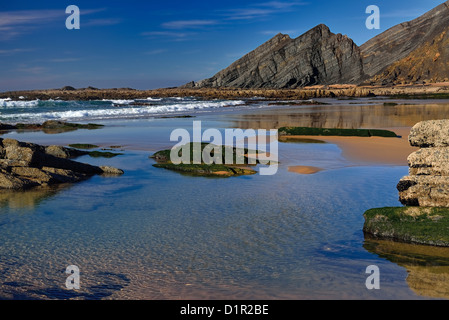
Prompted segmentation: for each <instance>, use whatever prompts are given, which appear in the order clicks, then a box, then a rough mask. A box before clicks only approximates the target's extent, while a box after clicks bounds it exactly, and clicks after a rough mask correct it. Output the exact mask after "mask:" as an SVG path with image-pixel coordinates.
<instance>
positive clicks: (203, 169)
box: [150, 143, 258, 177]
mask: <svg viewBox="0 0 449 320" xmlns="http://www.w3.org/2000/svg"><path fill="white" fill-rule="evenodd" d="M186 146H187V148H185V149H184V147H186ZM207 146H209V147H210V146H214V145H209V144H207V143H201V144H200V143H190V144H187V145H185V146H181V147H179V148H178V149H179V150H178V155H179V156H182V155H183V150H188V151H189V153H190V155H189V159H190V163H181V164H174V163H172V159H171V152H172V150H162V151H158V152H156V153H155V154H153V155H152V156H151V157H150V158H153V159H155V160H156V162H157V164H154V165H153V166H154V167H157V168H164V169H168V170H172V171H177V172H182V173H185V174H190V175H195V176H219V177H231V176H241V175H252V174H255V173H257V172H256V171H255V170H253V169H252V168H250V167H249V166H252V165H255V164H257V162H258V161H257V160H254V159H250V158H249V157H248V153H249V152H248V151H249V150H248V149H238V148H232V147H227V146H215V147H217V148H218V149H219V150H220V155H217V154H215V151H214V149H210V151H209V155H210V157H211V158H214V157H220V158H221V163H223V164H218V163H212V164H206V163H204V162H201V163H198V164H196V163H193V158H194V157H193V153H194V149H195V148H199V149H200V150H201V154H203V152H204V151H205V148H206V147H207ZM175 152H176V150H175ZM226 152H230V154H231V155H232V163H226V158H225V155H226ZM238 154H240V155H241V156H242V160H243V161H242V163H240V162H238V161H236V160H237V156H238Z"/></svg>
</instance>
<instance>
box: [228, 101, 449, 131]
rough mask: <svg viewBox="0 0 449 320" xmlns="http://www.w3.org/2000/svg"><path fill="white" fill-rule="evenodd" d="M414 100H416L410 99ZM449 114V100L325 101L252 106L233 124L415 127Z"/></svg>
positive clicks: (240, 126)
mask: <svg viewBox="0 0 449 320" xmlns="http://www.w3.org/2000/svg"><path fill="white" fill-rule="evenodd" d="M409 103H413V102H409ZM448 117H449V104H448V103H434V104H408V105H401V104H399V105H393V106H392V105H383V104H382V105H324V106H308V107H290V108H273V109H261V110H258V111H255V110H252V113H251V114H243V115H238V117H237V116H236V117H235V118H234V120H233V124H232V125H233V126H234V127H237V128H242V129H248V128H253V129H257V128H262V129H273V128H280V127H284V126H297V127H315V128H343V129H353V128H394V127H412V126H413V125H415V124H416V123H417V122H420V121H423V120H436V119H446V118H448Z"/></svg>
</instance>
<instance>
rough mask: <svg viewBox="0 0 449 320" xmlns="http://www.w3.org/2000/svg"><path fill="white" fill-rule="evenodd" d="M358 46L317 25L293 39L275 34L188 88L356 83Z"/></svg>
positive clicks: (359, 69) (360, 65) (359, 64)
mask: <svg viewBox="0 0 449 320" xmlns="http://www.w3.org/2000/svg"><path fill="white" fill-rule="evenodd" d="M362 69H363V63H362V59H361V53H360V49H359V48H358V47H357V45H356V44H355V43H354V42H353V41H352V40H351V39H349V38H348V37H347V36H343V35H341V34H333V33H332V32H330V30H329V28H328V27H326V26H325V25H319V26H317V27H315V28H313V29H311V30H310V31H308V32H307V33H305V34H303V35H302V36H299V37H298V38H296V39H291V38H290V37H289V36H288V35H283V34H278V35H276V36H275V37H274V38H272V39H271V40H269V41H267V42H266V43H264V44H263V45H261V46H260V47H258V48H257V49H255V50H254V51H252V52H250V53H248V54H247V55H245V56H244V57H243V58H241V59H239V60H237V61H236V62H234V63H233V64H231V65H230V66H229V67H228V68H226V69H224V70H222V71H220V72H219V73H217V74H216V75H215V76H213V77H212V78H209V79H205V80H202V81H200V82H198V83H191V84H190V87H192V86H193V87H206V88H211V87H238V88H297V87H303V86H309V85H315V84H334V83H356V82H357V81H358V80H359V79H360V77H362V76H363V70H362Z"/></svg>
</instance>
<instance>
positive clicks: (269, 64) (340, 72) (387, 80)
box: [183, 1, 449, 89]
mask: <svg viewBox="0 0 449 320" xmlns="http://www.w3.org/2000/svg"><path fill="white" fill-rule="evenodd" d="M448 60H449V1H446V2H445V3H443V4H441V5H439V6H437V7H436V8H434V9H433V10H431V11H429V12H427V13H425V14H424V15H422V16H420V17H418V18H416V19H414V20H412V21H409V22H404V23H401V24H399V25H396V26H394V27H392V28H390V29H388V30H387V31H385V32H383V33H381V34H380V35H378V36H376V37H374V38H372V39H371V40H369V41H367V42H366V43H364V44H363V45H361V46H360V47H359V46H357V45H356V44H355V43H354V42H353V41H352V40H351V39H350V38H348V37H347V36H345V35H341V34H334V33H332V32H330V30H329V28H328V27H327V26H325V25H322V24H321V25H319V26H317V27H315V28H313V29H311V30H310V31H308V32H306V33H305V34H303V35H301V36H299V37H298V38H296V39H291V38H290V37H289V36H288V35H284V34H278V35H276V36H275V37H274V38H272V39H270V40H269V41H267V42H266V43H264V44H262V45H261V46H260V47H258V48H257V49H255V50H254V51H252V52H250V53H248V54H247V55H245V56H244V57H242V58H241V59H239V60H237V61H236V62H234V63H233V64H231V65H230V66H229V67H227V68H225V69H224V70H222V71H220V72H218V73H217V74H216V75H214V76H213V77H211V78H209V79H205V80H201V81H199V82H190V83H188V84H186V85H184V86H183V88H240V89H246V88H251V89H257V88H272V89H284V88H290V89H291V88H298V87H305V86H313V85H331V84H366V83H370V84H381V85H385V84H398V83H399V84H402V83H416V82H422V81H431V82H438V81H449V66H448V65H447V61H448Z"/></svg>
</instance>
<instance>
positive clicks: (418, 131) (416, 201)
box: [397, 120, 449, 207]
mask: <svg viewBox="0 0 449 320" xmlns="http://www.w3.org/2000/svg"><path fill="white" fill-rule="evenodd" d="M409 141H410V144H411V145H412V146H417V147H420V148H421V149H420V150H418V151H416V152H414V153H412V154H411V155H410V156H409V157H408V162H409V167H410V171H409V175H408V176H406V177H404V178H402V179H401V180H400V182H399V183H398V186H397V188H398V190H399V200H400V201H401V203H402V204H404V205H409V206H422V207H449V120H430V121H422V122H420V123H418V124H416V125H415V126H414V127H413V128H412V130H411V132H410V136H409Z"/></svg>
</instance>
